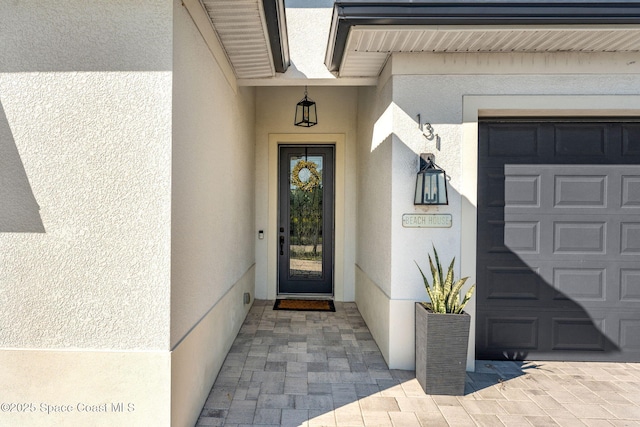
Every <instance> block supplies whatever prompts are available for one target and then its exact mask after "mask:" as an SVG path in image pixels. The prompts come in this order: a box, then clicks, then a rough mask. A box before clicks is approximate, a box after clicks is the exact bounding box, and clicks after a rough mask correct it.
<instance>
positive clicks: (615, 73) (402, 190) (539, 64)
mask: <svg viewBox="0 0 640 427" xmlns="http://www.w3.org/2000/svg"><path fill="white" fill-rule="evenodd" d="M635 56H637V55H632V54H629V55H627V54H623V55H618V56H615V55H614V56H611V55H609V54H605V55H573V54H567V55H563V54H556V55H516V56H515V57H513V58H511V59H506V57H505V56H504V55H470V54H466V55H452V54H441V55H434V54H423V55H402V54H400V55H395V56H394V57H393V59H392V61H391V62H390V63H389V64H388V65H387V67H389V68H390V73H391V74H393V77H392V78H391V82H392V83H391V84H392V98H393V104H394V105H395V106H396V109H395V110H394V111H395V113H396V114H394V117H393V140H392V141H393V142H392V167H391V181H392V194H393V198H392V209H391V248H392V249H391V256H390V259H391V265H392V267H391V284H390V286H391V294H390V296H391V301H390V303H389V304H391V305H393V304H394V302H396V303H401V302H402V301H411V300H416V301H419V300H425V299H426V292H425V290H424V286H423V283H422V279H421V277H420V274H419V272H418V270H417V268H416V267H415V263H414V260H417V261H418V262H419V263H420V264H421V265H422V266H424V267H426V266H427V265H428V264H427V261H426V254H427V253H428V252H429V251H431V245H432V243H433V244H435V246H436V248H437V249H438V251H439V255H440V257H441V259H442V261H443V263H445V262H446V263H447V264H448V262H449V261H450V260H451V258H452V257H456V265H457V268H456V274H457V275H460V274H462V275H465V276H466V275H469V276H471V279H470V284H471V283H474V282H475V270H474V269H466V270H465V268H464V267H463V268H462V270H461V266H462V265H470V266H475V261H474V260H473V261H472V262H469V260H468V259H463V258H462V256H467V257H469V256H471V257H474V256H475V250H473V251H471V252H469V251H466V250H465V251H463V250H462V248H463V243H462V240H463V238H464V236H463V235H462V233H463V230H465V227H466V225H467V224H463V223H462V222H463V217H462V215H461V210H462V206H463V205H468V204H469V203H473V200H467V199H463V198H462V197H461V191H462V188H463V187H464V186H465V185H466V186H467V187H468V185H469V183H470V182H471V183H474V182H475V180H476V176H475V173H476V172H475V169H474V168H470V167H468V165H467V166H465V167H463V165H466V163H465V161H466V160H465V158H464V157H463V153H464V151H463V140H466V137H467V136H465V134H464V130H465V124H464V123H463V104H464V99H465V97H469V96H470V95H473V96H482V95H498V96H500V95H502V96H507V95H525V96H526V95H553V96H557V95H562V96H565V97H567V98H570V97H572V99H573V101H572V102H573V103H568V104H567V105H570V106H571V108H572V109H573V110H566V108H567V107H566V106H565V107H563V108H565V111H567V112H565V113H562V111H560V110H559V111H553V107H552V106H553V102H550V103H549V104H548V105H547V107H546V111H547V112H546V114H551V115H553V114H565V115H567V114H569V115H570V114H576V112H579V113H581V114H591V115H595V116H603V115H607V114H609V115H612V116H615V115H618V114H620V113H621V112H624V108H625V107H626V106H627V104H626V103H625V102H623V101H622V100H621V101H620V104H619V106H618V107H617V108H616V107H615V106H616V103H615V97H611V99H610V101H611V102H609V103H608V104H607V105H608V107H606V108H605V107H604V105H605V104H604V103H603V104H602V105H603V107H602V108H600V109H599V108H598V106H597V104H593V103H591V104H589V105H587V104H585V105H581V103H580V101H579V97H576V96H575V95H603V96H604V95H625V94H635V93H638V90H639V89H640V74H638V70H637V67H636V66H635V65H634V64H635V59H640V58H634V57H635ZM470 70H478V73H477V74H473V72H472V71H470ZM430 73H433V74H430ZM518 105H519V107H518V110H517V111H518V112H519V113H520V114H527V102H526V97H524V98H523V99H522V100H521V101H520V102H519V104H518ZM550 105H551V106H550ZM536 108H538V107H536V106H534V104H533V103H532V104H531V107H530V110H531V111H530V112H529V114H530V115H536V114H537V115H540V114H545V111H542V110H536ZM558 108H560V107H558ZM589 109H590V110H589ZM515 111H516V110H514V112H515ZM589 111H591V112H590V113H589ZM417 114H421V117H422V120H423V121H428V122H430V123H431V124H432V126H433V128H434V132H435V133H436V134H438V136H439V138H440V141H439V143H436V140H435V139H434V140H432V141H429V140H427V139H426V138H425V137H424V136H423V135H422V133H421V132H420V131H419V129H418V124H417V117H416V116H417ZM483 114H491V112H487V113H483ZM502 114H505V112H504V111H503V112H502ZM471 129H473V127H471ZM476 132H477V131H476ZM471 151H473V149H471ZM423 152H431V153H434V154H435V156H436V163H438V165H440V166H441V167H442V168H443V169H445V170H446V171H447V174H448V175H449V176H450V178H451V180H450V182H449V205H448V206H441V207H416V206H414V205H413V190H414V187H415V176H416V172H417V170H418V155H419V153H423ZM414 212H425V213H450V214H451V215H452V216H453V226H452V227H451V228H435V229H411V228H403V227H402V215H403V214H404V213H414ZM466 220H469V218H466ZM362 239H363V237H362V236H359V241H360V240H362ZM465 244H466V245H468V242H467V243H465ZM472 246H473V244H472ZM359 256H360V255H359ZM468 311H469V312H470V313H471V314H472V315H473V313H475V301H473V300H472V302H471V303H470V304H469V305H468ZM396 323H397V322H396ZM403 323H404V325H399V324H396V325H395V327H390V330H391V331H396V330H398V331H403V330H406V329H407V328H413V319H409V318H406V319H405V320H403ZM474 336H475V330H474V329H473V323H472V331H471V342H470V356H469V357H470V361H469V363H468V367H470V366H472V364H471V361H472V358H473V351H474V348H475V347H474V345H475V343H474ZM390 340H391V341H392V340H393V333H392V336H391V337H390ZM390 348H393V345H392V344H390ZM405 348H406V352H407V353H413V351H414V350H413V348H412V346H410V345H405Z"/></svg>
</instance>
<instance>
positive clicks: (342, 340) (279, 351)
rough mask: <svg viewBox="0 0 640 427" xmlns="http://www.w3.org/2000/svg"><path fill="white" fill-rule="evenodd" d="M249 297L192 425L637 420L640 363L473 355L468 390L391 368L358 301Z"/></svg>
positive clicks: (606, 422) (581, 423)
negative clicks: (325, 303)
mask: <svg viewBox="0 0 640 427" xmlns="http://www.w3.org/2000/svg"><path fill="white" fill-rule="evenodd" d="M272 307H273V301H255V303H254V305H253V307H252V308H251V311H250V312H249V315H248V316H247V319H246V321H245V322H244V325H243V326H242V329H241V330H240V333H239V334H238V336H237V338H236V340H235V341H234V343H233V346H232V347H231V350H230V351H229V354H228V355H227V358H226V360H225V362H224V365H223V367H222V369H221V371H220V374H219V375H218V378H217V379H216V382H215V384H214V386H213V388H212V389H211V393H210V394H209V397H208V398H207V401H206V403H205V405H204V408H203V410H202V413H201V415H200V418H199V419H198V422H197V426H222V425H224V426H250V425H259V426H265V425H272V426H374V425H375V426H402V427H411V426H423V427H424V426H447V425H449V426H476V425H479V426H503V425H504V426H528V425H533V426H555V425H559V426H585V425H586V426H595V425H597V426H640V364H637V363H636V364H632V363H590V362H579V363H578V362H492V361H483V360H480V361H477V362H476V372H474V373H467V384H466V392H465V396H460V397H453V396H433V395H427V394H425V393H424V391H423V390H422V388H421V387H420V385H419V384H418V382H417V380H416V379H415V376H414V372H413V371H400V370H390V369H388V367H387V365H386V363H385V361H384V359H383V357H382V355H381V353H380V350H379V349H378V347H377V345H376V343H375V342H374V341H373V338H372V336H371V333H370V332H369V330H368V328H367V326H366V324H365V323H364V320H363V319H362V317H361V316H360V313H359V312H358V309H357V307H356V305H355V304H354V303H336V312H335V313H319V312H295V311H274V310H273V309H272Z"/></svg>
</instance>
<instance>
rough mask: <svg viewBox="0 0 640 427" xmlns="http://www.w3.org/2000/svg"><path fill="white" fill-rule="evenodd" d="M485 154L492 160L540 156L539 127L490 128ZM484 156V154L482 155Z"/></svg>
mask: <svg viewBox="0 0 640 427" xmlns="http://www.w3.org/2000/svg"><path fill="white" fill-rule="evenodd" d="M487 131H488V137H489V139H488V140H489V141H490V142H489V144H488V145H487V150H486V151H485V154H486V155H487V157H492V158H507V159H509V158H513V157H531V156H538V154H539V153H538V132H539V128H538V126H535V125H532V126H513V127H510V126H499V127H494V126H489V127H488V129H487ZM481 155H482V154H481Z"/></svg>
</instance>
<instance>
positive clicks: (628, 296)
mask: <svg viewBox="0 0 640 427" xmlns="http://www.w3.org/2000/svg"><path fill="white" fill-rule="evenodd" d="M619 283H620V301H622V302H629V303H637V302H640V268H623V269H621V270H620V282H619Z"/></svg>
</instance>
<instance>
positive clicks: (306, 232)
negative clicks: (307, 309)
mask: <svg viewBox="0 0 640 427" xmlns="http://www.w3.org/2000/svg"><path fill="white" fill-rule="evenodd" d="M279 149H280V154H279V165H278V203H279V205H278V206H279V217H278V294H324V295H332V294H333V223H334V213H333V192H334V189H333V169H334V163H333V162H334V154H333V153H334V147H333V146H318V145H315V146H314V145H310V146H304V145H297V146H280V147H279Z"/></svg>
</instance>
